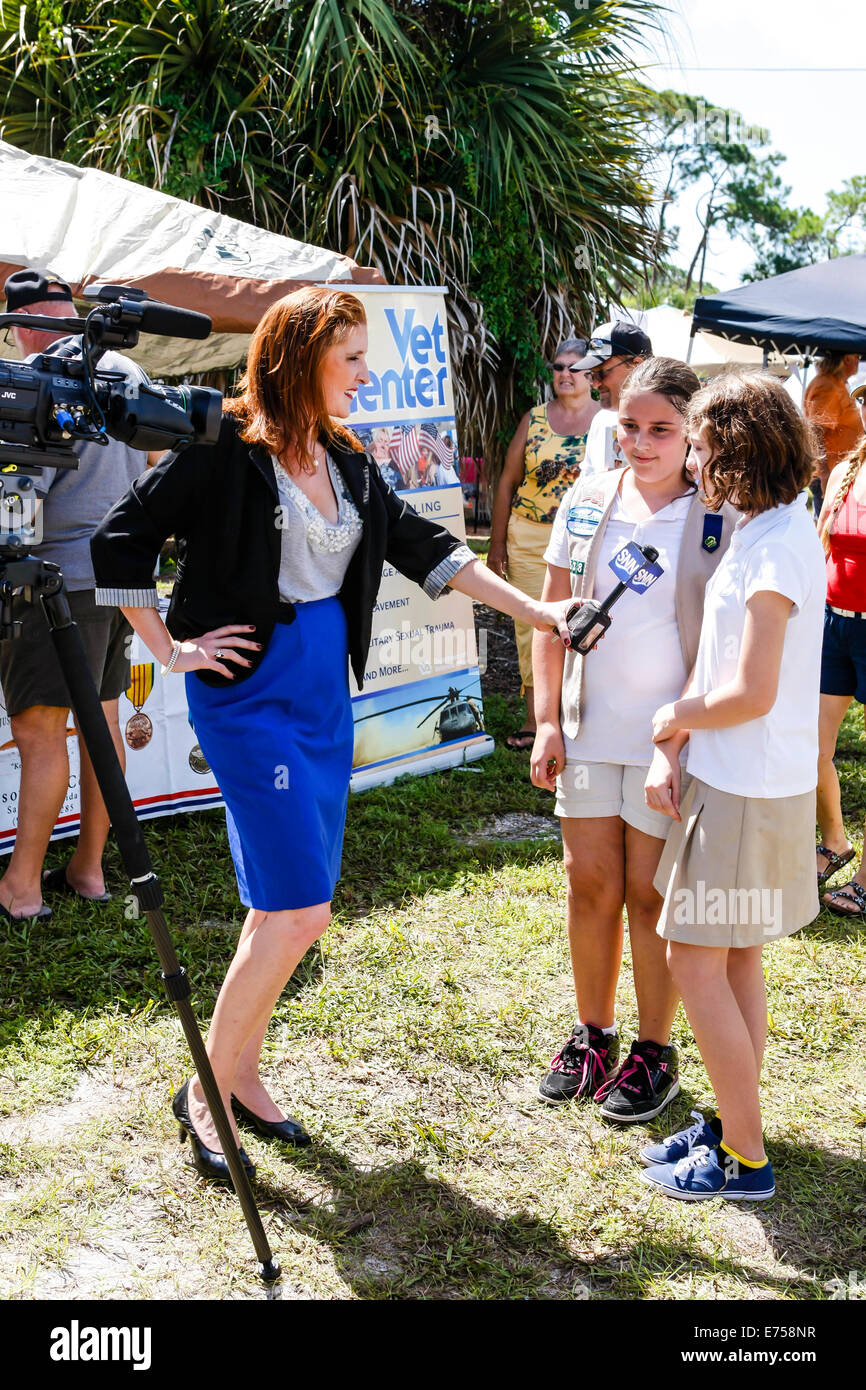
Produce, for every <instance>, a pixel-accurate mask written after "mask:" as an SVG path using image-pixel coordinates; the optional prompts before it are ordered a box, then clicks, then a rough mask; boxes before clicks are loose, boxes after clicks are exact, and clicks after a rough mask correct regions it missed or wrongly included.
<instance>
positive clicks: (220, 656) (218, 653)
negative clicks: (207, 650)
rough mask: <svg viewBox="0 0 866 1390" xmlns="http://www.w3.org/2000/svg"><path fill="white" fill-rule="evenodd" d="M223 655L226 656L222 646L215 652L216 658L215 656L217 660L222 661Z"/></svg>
mask: <svg viewBox="0 0 866 1390" xmlns="http://www.w3.org/2000/svg"><path fill="white" fill-rule="evenodd" d="M223 656H224V652H223V649H222V647H217V649H216V651H215V652H214V658H215V659H216V660H217V661H222V659H223Z"/></svg>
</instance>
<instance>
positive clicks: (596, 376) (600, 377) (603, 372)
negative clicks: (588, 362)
mask: <svg viewBox="0 0 866 1390" xmlns="http://www.w3.org/2000/svg"><path fill="white" fill-rule="evenodd" d="M633 361H634V358H633V357H618V358H617V360H616V361H615V362H613V363H612V364H611V366H609V367H591V368H590V369H589V371H588V372H587V374H586V375H587V376H588V377H589V379H590V381H604V379H605V377H606V376H610V374H611V372H613V371H616V369H617V367H628V366H630V365H631V363H632V362H633Z"/></svg>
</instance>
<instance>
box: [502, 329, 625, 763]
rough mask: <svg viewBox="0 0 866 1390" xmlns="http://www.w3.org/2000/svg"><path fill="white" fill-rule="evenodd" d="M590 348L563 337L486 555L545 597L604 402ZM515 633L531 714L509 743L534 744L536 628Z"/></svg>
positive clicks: (508, 474) (529, 417)
mask: <svg viewBox="0 0 866 1390" xmlns="http://www.w3.org/2000/svg"><path fill="white" fill-rule="evenodd" d="M585 356H586V343H585V342H584V341H583V340H582V339H580V338H567V339H566V341H565V342H564V343H560V345H559V347H558V349H557V351H556V354H555V356H554V359H553V394H554V399H553V400H552V401H548V402H547V404H546V405H537V406H534V407H533V409H532V410H529V411H527V413H526V414H525V415H524V417H523V419H522V420H521V421H520V424H519V425H518V426H517V429H516V431H515V434H514V438H513V439H512V441H511V443H510V444H509V446H508V453H507V455H506V457H505V467H504V468H503V470H502V476H501V478H500V480H499V485H498V487H497V489H496V498H495V501H494V504H493V519H492V522H491V526H490V553H489V555H488V557H487V563H488V565H489V567H490V568H491V569H492V570H493V571H494V572H495V573H496V574H499V575H501V576H502V577H503V579H504V578H506V576H507V577H508V579H509V580H510V581H511V583H512V584H515V585H516V586H517V587H518V588H520V589H523V591H524V593H527V594H531V595H532V597H533V598H540V597H541V589H542V586H543V584H544V575H545V569H546V566H545V563H544V552H545V550H546V548H547V543H548V541H549V539H550V529H551V527H552V525H553V518H554V517H555V516H556V512H557V508H558V507H559V503H560V501H561V500H562V498H563V497H564V496H565V494H566V492H567V491H568V489H569V488H570V487H571V485H572V483H573V482H574V480H575V478H577V477H578V476H579V474H580V467H581V464H582V462H583V457H584V454H585V452H586V434H587V430H588V429H589V422H590V420H591V419H592V417H593V416H594V415H595V413H596V411H597V410H598V405H597V403H596V402H595V401H594V400H593V399H592V397H591V396H590V387H589V381H588V379H587V377H586V376H585V374H584V372H583V371H582V370H579V369H578V370H572V368H573V366H574V364H575V363H577V362H579V361H580V360H581V359H582V358H583V357H585ZM514 635H515V638H516V640H517V656H518V660H519V662H520V680H521V694H522V695H523V696H524V697H525V699H526V718H525V720H524V722H523V728H522V729H520V730H518V731H517V732H516V733H513V734H511V735H510V736H509V738H508V739H507V740H506V742H507V744H508V747H509V748H515V749H519V748H531V747H532V743H533V740H534V738H535V701H534V697H533V688H532V628H531V627H526V625H525V624H524V623H517V622H516V623H515V624H514Z"/></svg>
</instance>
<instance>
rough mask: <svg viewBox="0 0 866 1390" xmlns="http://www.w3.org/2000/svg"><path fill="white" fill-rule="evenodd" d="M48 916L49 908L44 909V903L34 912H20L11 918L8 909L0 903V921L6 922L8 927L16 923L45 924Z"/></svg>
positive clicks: (49, 913) (49, 914)
mask: <svg viewBox="0 0 866 1390" xmlns="http://www.w3.org/2000/svg"><path fill="white" fill-rule="evenodd" d="M50 916H51V908H50V907H46V906H45V904H44V903H43V904H42V906H41V907H40V908H39V909H38V910H37V911H36V912H21V913H19V914H18V915H17V916H13V914H12V913H11V912H10V911H9V909H8V907H4V906H3V904H2V903H0V919H2V920H3V921H4V922H8V923H9V924H10V926H14V925H15V924H16V923H18V922H47V921H48V918H49V917H50Z"/></svg>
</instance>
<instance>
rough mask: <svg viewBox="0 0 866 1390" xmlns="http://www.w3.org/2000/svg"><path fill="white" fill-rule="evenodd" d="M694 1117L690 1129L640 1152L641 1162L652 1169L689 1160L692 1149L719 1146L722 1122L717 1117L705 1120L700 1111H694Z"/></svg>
mask: <svg viewBox="0 0 866 1390" xmlns="http://www.w3.org/2000/svg"><path fill="white" fill-rule="evenodd" d="M692 1116H693V1118H694V1121H695V1123H694V1124H693V1125H690V1126H689V1128H688V1129H679V1130H677V1132H676V1134H669V1135H668V1137H667V1139H660V1140H659V1141H658V1143H657V1144H647V1145H645V1147H644V1148H642V1149H641V1151H640V1161H641V1163H643V1164H645V1165H646V1167H647V1168H652V1167H654V1166H655V1165H656V1164H658V1163H679V1161H680V1159H681V1158H688V1156H689V1154H690V1153H691V1151H692V1149H697V1148H699V1147H700V1145H701V1144H704V1145H705V1146H706V1147H707V1148H708V1149H711V1148H713V1147H714V1146H715V1145H716V1144H718V1142H719V1140H720V1139H721V1137H722V1122H721V1120H719V1119H718V1118H717V1117H716V1116H713V1117H712V1118H711V1119H709V1120H705V1119H704V1117H703V1115H702V1114H701V1112H700V1110H693V1111H692Z"/></svg>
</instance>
